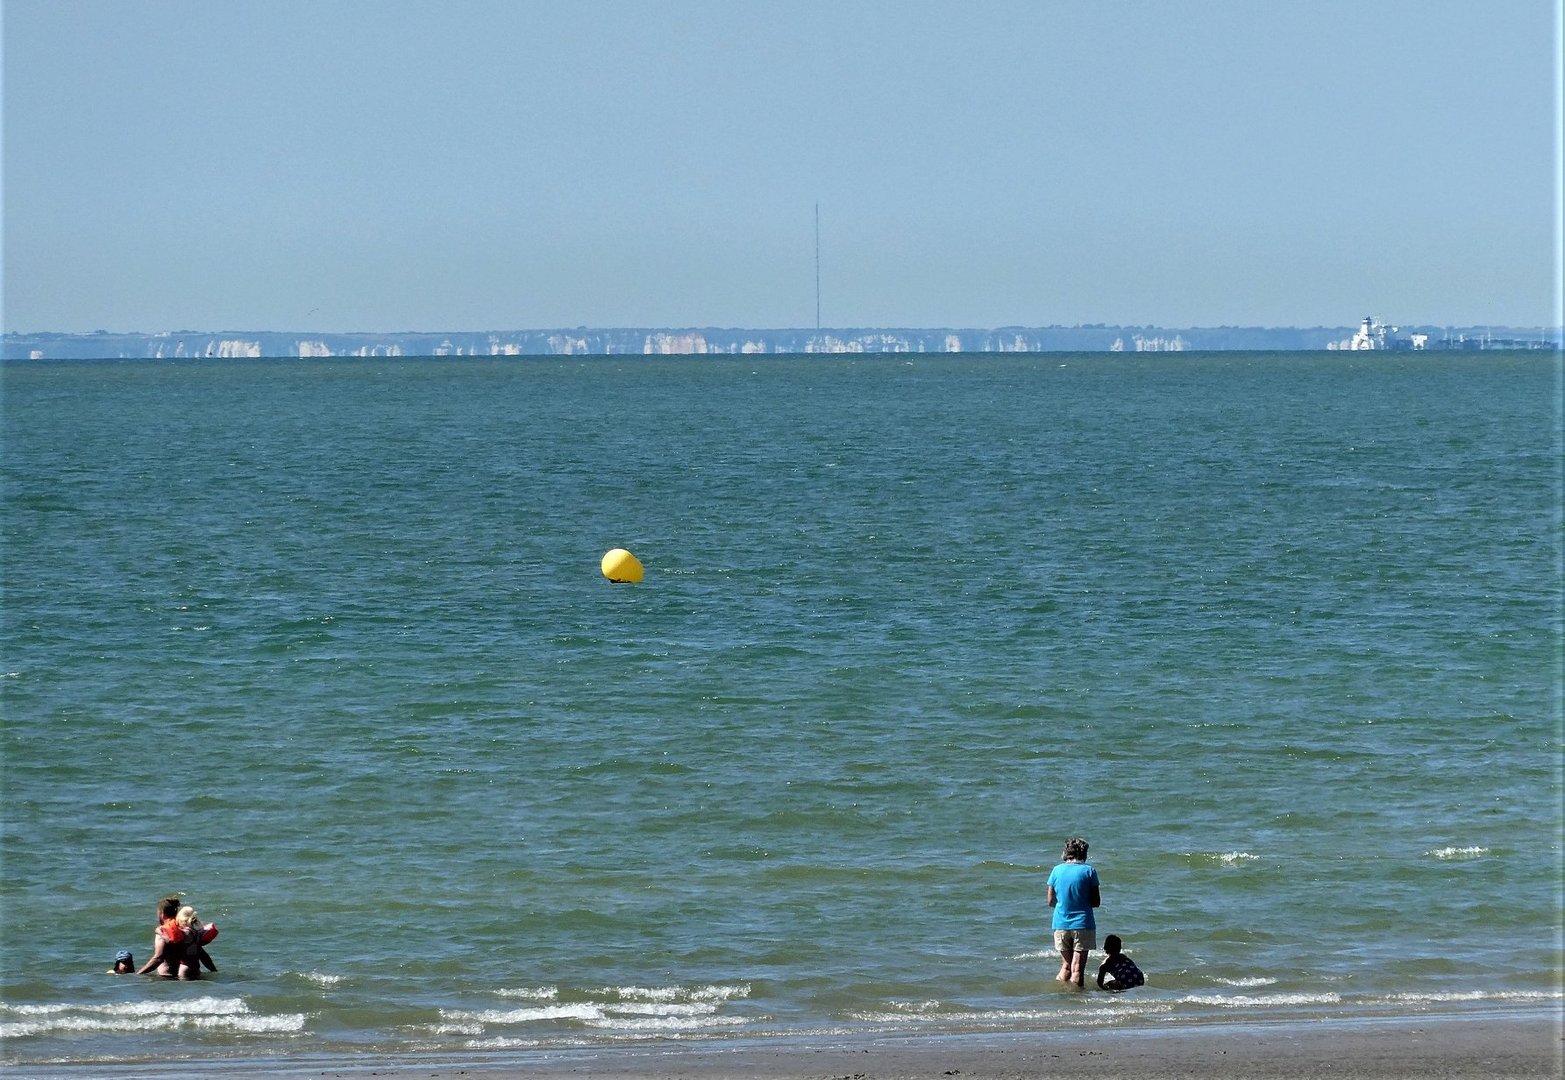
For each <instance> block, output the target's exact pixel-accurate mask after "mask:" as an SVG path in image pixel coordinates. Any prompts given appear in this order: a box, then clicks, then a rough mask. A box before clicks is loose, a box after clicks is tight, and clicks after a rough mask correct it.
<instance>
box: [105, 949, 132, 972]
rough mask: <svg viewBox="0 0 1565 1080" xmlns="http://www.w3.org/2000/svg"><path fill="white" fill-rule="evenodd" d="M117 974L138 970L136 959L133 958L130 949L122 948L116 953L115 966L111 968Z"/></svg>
mask: <svg viewBox="0 0 1565 1080" xmlns="http://www.w3.org/2000/svg"><path fill="white" fill-rule="evenodd" d="M109 970H110V971H112V972H114V974H116V975H128V974H130V973H131V972H133V971H135V970H136V961H135V960H134V959H132V958H131V955H130V950H129V949H121V950H120V951H119V952H117V953H115V954H114V966H113V967H112V968H110V969H109Z"/></svg>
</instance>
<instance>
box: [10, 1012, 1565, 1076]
mask: <svg viewBox="0 0 1565 1080" xmlns="http://www.w3.org/2000/svg"><path fill="white" fill-rule="evenodd" d="M1562 1037H1565V1027H1562V1015H1561V1013H1560V1011H1559V1010H1557V1009H1555V1010H1543V1011H1538V1012H1532V1013H1527V1014H1504V1015H1494V1014H1488V1015H1466V1016H1428V1017H1416V1018H1415V1017H1399V1018H1386V1019H1373V1020H1364V1019H1322V1020H1317V1021H1311V1022H1303V1023H1299V1022H1293V1023H1285V1024H1197V1025H1188V1026H1171V1027H1169V1028H1167V1029H1140V1030H1132V1031H1105V1030H1101V1029H1100V1030H1096V1031H1090V1032H1089V1031H1069V1032H1040V1033H1035V1034H1013V1035H1005V1036H995V1035H967V1036H927V1035H926V1036H917V1035H915V1036H908V1037H905V1038H897V1039H877V1040H873V1041H852V1040H843V1041H840V1042H836V1043H833V1044H831V1045H821V1044H818V1043H806V1042H796V1043H795V1042H783V1043H777V1042H768V1043H764V1044H761V1043H753V1042H752V1043H732V1044H720V1043H703V1044H700V1045H689V1046H656V1047H653V1046H647V1047H625V1048H621V1049H615V1050H610V1051H605V1050H601V1049H597V1050H581V1051H556V1052H550V1053H548V1054H539V1055H537V1056H526V1055H517V1054H516V1053H514V1052H508V1053H505V1054H486V1053H483V1052H475V1053H473V1054H470V1055H460V1056H453V1055H439V1056H429V1057H424V1056H418V1055H407V1056H401V1057H395V1058H386V1057H376V1058H365V1059H355V1060H353V1061H345V1060H343V1059H340V1058H339V1059H330V1060H327V1059H313V1060H312V1059H307V1058H269V1059H263V1060H256V1059H251V1060H249V1061H243V1062H179V1063H174V1062H163V1063H160V1064H158V1065H156V1066H153V1065H146V1064H143V1065H139V1066H118V1067H108V1068H104V1067H103V1066H102V1065H95V1066H91V1067H87V1066H78V1067H58V1066H57V1067H53V1068H50V1069H46V1070H40V1071H33V1070H31V1069H28V1068H27V1067H25V1066H24V1067H20V1068H18V1069H14V1070H7V1073H8V1075H11V1076H15V1077H18V1078H24V1077H29V1078H30V1077H37V1078H40V1080H42V1078H47V1080H58V1078H61V1077H82V1076H86V1075H88V1074H89V1073H90V1074H91V1075H93V1076H95V1077H100V1076H101V1077H110V1078H114V1080H140V1078H143V1077H152V1076H164V1075H169V1074H170V1073H172V1072H176V1071H177V1072H179V1073H180V1074H182V1075H187V1076H207V1075H212V1076H219V1077H222V1078H224V1080H250V1078H252V1077H262V1076H288V1077H295V1078H306V1077H308V1078H314V1080H363V1078H365V1077H390V1078H402V1080H411V1078H414V1077H418V1078H421V1080H458V1078H466V1080H554V1078H565V1077H610V1078H622V1080H676V1078H677V1080H722V1078H728V1077H734V1078H739V1077H744V1078H753V1080H950V1078H960V1080H1045V1078H1052V1077H1089V1076H1091V1077H1108V1076H1135V1077H1161V1078H1170V1080H1182V1078H1211V1077H1257V1078H1262V1080H1304V1078H1315V1077H1322V1076H1327V1077H1334V1078H1363V1080H1403V1078H1412V1077H1426V1078H1427V1077H1437V1078H1446V1080H1454V1078H1466V1077H1472V1078H1480V1077H1482V1078H1485V1080H1494V1078H1506V1077H1518V1078H1533V1077H1537V1078H1545V1077H1548V1078H1554V1077H1558V1076H1560V1075H1562V1070H1565V1056H1562V1046H1565V1043H1562Z"/></svg>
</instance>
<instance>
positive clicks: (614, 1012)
mask: <svg viewBox="0 0 1565 1080" xmlns="http://www.w3.org/2000/svg"><path fill="white" fill-rule="evenodd" d="M603 1011H604V1014H605V1015H609V1016H711V1015H712V1014H713V1013H715V1012H717V1005H716V1004H715V1003H714V1002H710V1001H685V1002H667V1001H617V1002H614V1003H613V1004H611V1005H605V1006H604V1007H603Z"/></svg>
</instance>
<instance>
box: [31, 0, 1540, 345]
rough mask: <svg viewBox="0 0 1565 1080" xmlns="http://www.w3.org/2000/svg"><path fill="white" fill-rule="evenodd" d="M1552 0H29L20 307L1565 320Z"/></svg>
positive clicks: (728, 320) (309, 313) (273, 316)
mask: <svg viewBox="0 0 1565 1080" xmlns="http://www.w3.org/2000/svg"><path fill="white" fill-rule="evenodd" d="M1560 3H1561V0H1489V2H1486V3H1473V2H1471V0H1292V2H1288V3H1261V2H1252V0H1143V2H1132V0H1101V2H1087V0H1014V2H1012V0H949V2H929V0H878V2H871V0H788V2H780V0H779V2H762V0H596V2H592V3H575V2H569V0H556V2H539V0H426V2H415V0H235V2H232V3H228V2H224V3H212V2H210V0H3V3H0V38H3V59H4V72H3V80H4V81H3V91H4V98H3V105H4V107H3V144H4V145H3V174H0V184H3V213H4V217H3V229H4V279H3V300H4V310H3V326H4V329H5V330H6V331H10V332H41V331H61V332H83V331H92V330H109V331H114V332H133V331H149V332H155V331H163V330H176V329H193V330H314V331H320V332H348V331H381V332H392V331H408V330H426V331H442V330H508V329H534V328H561V327H575V326H593V327H617V326H623V327H753V328H786V327H810V326H814V325H815V319H816V283H817V269H816V268H817V262H816V251H817V248H816V213H817V211H816V207H817V206H818V207H819V299H820V318H821V322H822V324H823V325H824V326H827V327H911V328H917V327H977V328H991V327H1001V326H1051V325H1067V326H1068V325H1077V324H1090V323H1109V324H1117V325H1131V326H1149V325H1150V326H1169V327H1199V326H1230V325H1232V326H1353V325H1356V324H1357V323H1358V320H1359V319H1361V318H1362V317H1363V316H1365V315H1370V314H1373V315H1375V316H1377V317H1379V318H1381V319H1384V320H1385V321H1386V322H1387V323H1388V324H1401V325H1430V326H1482V325H1495V326H1518V327H1523V326H1525V327H1540V326H1558V325H1559V324H1560V322H1561V315H1560V301H1559V292H1560V248H1561V241H1560V182H1561V176H1560V143H1561V137H1560V85H1561V84H1560V70H1561V59H1560V45H1559V33H1558V31H1559V27H1560V19H1561V14H1560Z"/></svg>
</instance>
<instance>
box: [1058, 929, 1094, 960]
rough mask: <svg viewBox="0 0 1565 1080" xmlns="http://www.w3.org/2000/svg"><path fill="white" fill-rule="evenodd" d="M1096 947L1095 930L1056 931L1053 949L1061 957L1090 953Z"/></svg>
mask: <svg viewBox="0 0 1565 1080" xmlns="http://www.w3.org/2000/svg"><path fill="white" fill-rule="evenodd" d="M1097 947H1098V932H1097V931H1096V930H1056V931H1055V932H1054V948H1055V949H1056V950H1057V951H1058V952H1059V954H1060V955H1061V956H1064V955H1066V954H1067V953H1073V952H1091V951H1092V950H1093V949H1096V948H1097Z"/></svg>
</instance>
